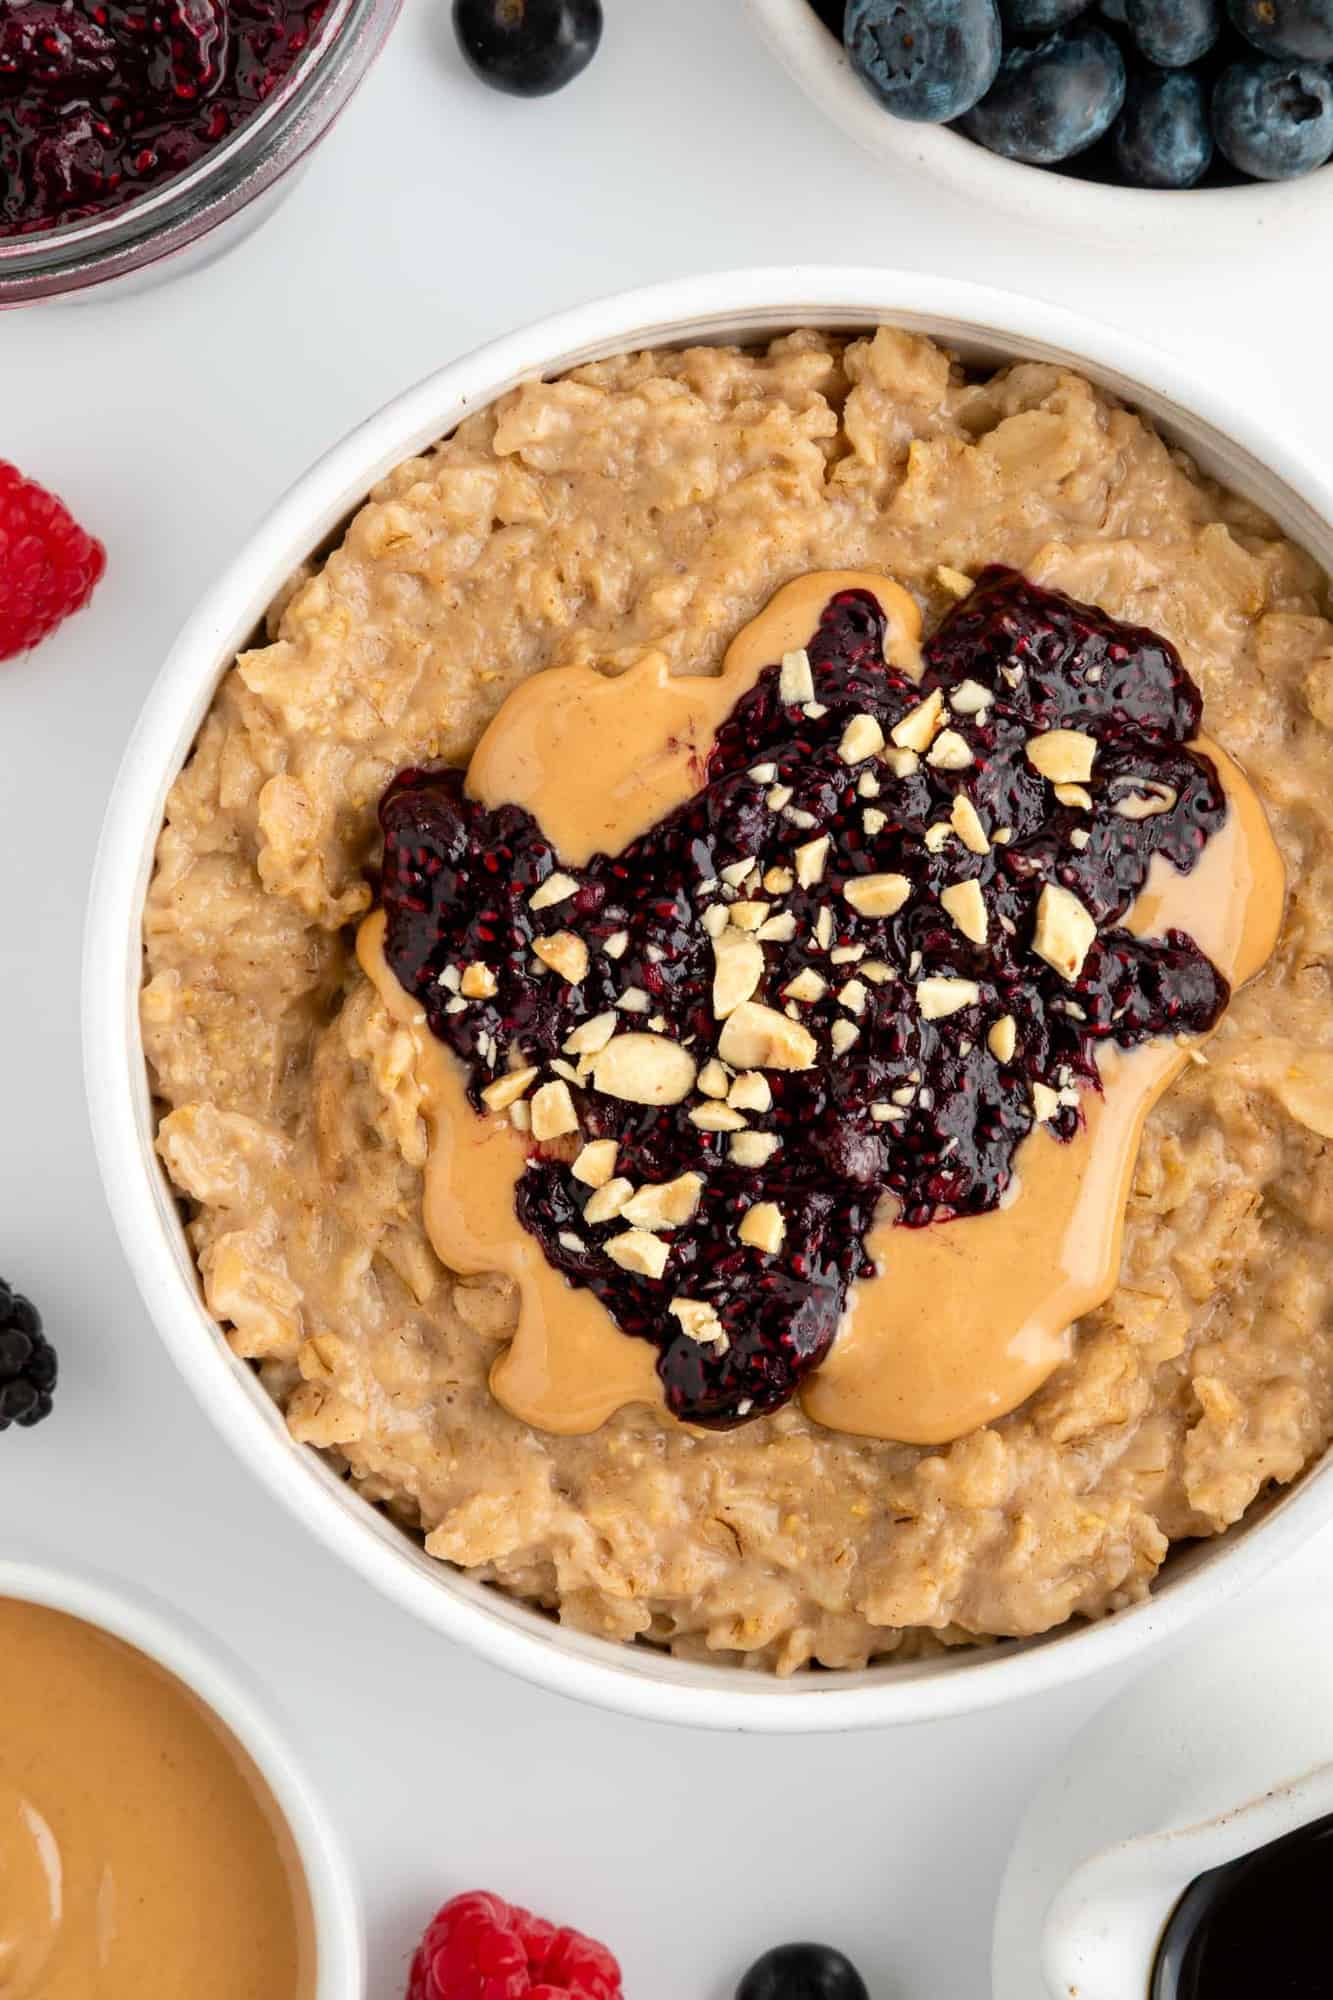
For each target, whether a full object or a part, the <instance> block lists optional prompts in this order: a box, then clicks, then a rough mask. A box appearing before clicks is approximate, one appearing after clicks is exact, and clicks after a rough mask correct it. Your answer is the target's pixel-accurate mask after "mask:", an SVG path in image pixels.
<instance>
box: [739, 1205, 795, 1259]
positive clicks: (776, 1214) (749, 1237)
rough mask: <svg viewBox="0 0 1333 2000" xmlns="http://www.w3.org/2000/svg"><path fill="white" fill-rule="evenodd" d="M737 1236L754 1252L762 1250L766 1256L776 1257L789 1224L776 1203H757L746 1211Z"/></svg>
mask: <svg viewBox="0 0 1333 2000" xmlns="http://www.w3.org/2000/svg"><path fill="white" fill-rule="evenodd" d="M736 1234H737V1235H738V1236H739V1237H740V1239H741V1242H742V1243H747V1244H748V1245H749V1246H750V1248H751V1249H752V1250H762V1251H763V1252H764V1254H765V1255H766V1256H768V1257H776V1256H777V1254H778V1251H779V1250H780V1249H781V1248H782V1243H783V1238H784V1237H785V1236H786V1234H787V1224H786V1221H785V1219H784V1217H783V1213H782V1210H781V1209H780V1208H779V1207H778V1205H777V1203H776V1202H775V1201H757V1202H756V1203H755V1205H754V1207H753V1208H748V1209H747V1210H746V1211H745V1214H744V1215H743V1216H742V1218H741V1226H740V1228H739V1229H738V1230H737V1232H736Z"/></svg>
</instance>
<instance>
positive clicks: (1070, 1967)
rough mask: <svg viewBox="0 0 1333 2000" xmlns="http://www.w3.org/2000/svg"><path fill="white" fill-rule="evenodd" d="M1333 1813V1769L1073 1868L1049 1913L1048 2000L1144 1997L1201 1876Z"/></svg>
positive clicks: (1045, 1937)
mask: <svg viewBox="0 0 1333 2000" xmlns="http://www.w3.org/2000/svg"><path fill="white" fill-rule="evenodd" d="M1329 1813H1333V1764H1323V1765H1321V1766H1320V1767H1319V1769H1318V1770H1315V1771H1311V1772H1310V1773H1309V1775H1308V1776H1307V1777H1304V1778H1299V1779H1297V1780H1296V1781H1295V1782H1294V1783H1293V1784H1284V1785H1278V1786H1275V1787H1274V1788H1273V1789H1272V1790H1271V1791H1269V1792H1266V1793H1264V1794H1263V1795H1262V1796H1261V1797H1259V1798H1256V1799H1251V1800H1250V1802H1249V1803H1248V1804H1247V1805H1240V1806H1237V1807H1236V1808H1234V1809H1233V1810H1232V1811H1230V1812H1224V1813H1220V1814H1218V1815H1217V1816H1216V1817H1215V1818H1213V1819H1207V1820H1203V1821H1201V1822H1200V1823H1199V1824H1197V1825H1195V1826H1185V1827H1180V1828H1177V1829H1173V1830H1171V1831H1168V1832H1166V1833H1150V1834H1141V1835H1140V1836H1139V1838H1138V1839H1137V1840H1124V1841H1120V1842H1118V1843H1117V1844H1116V1845H1115V1846H1114V1847H1108V1848H1105V1849H1104V1850H1103V1851H1102V1853H1100V1854H1094V1855H1093V1857H1092V1859H1091V1860H1090V1861H1085V1862H1084V1863H1083V1865H1082V1867H1080V1868H1076V1869H1075V1870H1074V1873H1073V1874H1072V1875H1071V1876H1070V1878H1069V1880H1068V1881H1067V1882H1066V1883H1065V1885H1064V1887H1063V1889H1061V1890H1060V1891H1059V1893H1058V1894H1057V1896H1056V1898H1055V1901H1054V1902H1053V1903H1052V1904H1051V1907H1050V1909H1049V1911H1048V1912H1047V1916H1046V1922H1045V1924H1044V1926H1043V1928H1042V1941H1041V1966H1042V1972H1043V1974H1044V1976H1045V1979H1046V1986H1047V1989H1048V1991H1049V1993H1050V1995H1051V2000H1070V1996H1073V1995H1077V1996H1078V2000H1146V1996H1147V1994H1148V1992H1149V1983H1150V1981H1151V1978H1152V1971H1153V1965H1154V1962H1155V1960H1156V1957H1157V1948H1158V1945H1159V1944H1160V1942H1161V1938H1162V1933H1163V1931H1164V1930H1165V1928H1166V1924H1167V1919H1168V1918H1169V1917H1170V1915H1171V1912H1172V1910H1173V1909H1174V1908H1175V1906H1176V1904H1177V1902H1178V1901H1179V1900H1180V1897H1181V1895H1182V1893H1183V1891H1184V1890H1185V1889H1186V1888H1188V1886H1189V1884H1190V1883H1191V1882H1192V1881H1193V1880H1194V1878H1195V1876H1196V1875H1202V1874H1204V1873H1205V1872H1206V1870H1208V1869H1210V1868H1220V1867H1221V1866H1222V1865H1223V1864H1224V1863H1225V1862H1228V1861H1235V1860H1237V1859H1239V1857H1240V1856H1241V1855H1242V1854H1251V1853H1253V1851H1254V1850H1255V1848H1257V1847H1266V1846H1267V1845H1268V1843H1269V1842H1270V1841H1273V1840H1280V1839H1281V1837H1282V1835H1283V1834H1286V1833H1294V1832H1295V1831H1296V1829H1297V1828H1298V1827H1302V1826H1308V1825H1309V1824H1310V1823H1311V1821H1312V1820H1317V1819H1323V1818H1324V1817H1325V1816H1326V1815H1327V1814H1329Z"/></svg>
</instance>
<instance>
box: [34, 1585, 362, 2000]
mask: <svg viewBox="0 0 1333 2000" xmlns="http://www.w3.org/2000/svg"><path fill="white" fill-rule="evenodd" d="M0 1598H16V1599H18V1600H20V1601H22V1602H23V1603H25V1604H38V1605H44V1606H46V1607H47V1608H48V1609H50V1610H52V1611H63V1612H65V1613H66V1614H67V1615H68V1616H69V1617H71V1618H79V1619H82V1620H83V1622H84V1623H85V1624H87V1625H93V1626H96V1627H97V1629H98V1630H99V1631H102V1632H108V1633H110V1634H111V1635H112V1636H113V1637H114V1638H117V1639H122V1640H124V1641H125V1643H126V1644H127V1645H130V1646H133V1647H134V1648H135V1649H136V1650H137V1651H138V1652H140V1653H142V1654H144V1655H145V1657H146V1658H147V1659H150V1660H152V1661H154V1662H155V1663H156V1664H157V1665H158V1666H160V1667H164V1668H165V1669H166V1671H167V1672H168V1673H170V1674H173V1675H174V1676H175V1678H176V1679H177V1680H178V1681H180V1682H181V1683H182V1685H183V1686H185V1687H187V1688H189V1689H190V1691H191V1693H193V1694H195V1695H197V1696H198V1698H199V1700H200V1701H202V1702H203V1704H204V1706H205V1707H206V1708H207V1709H208V1710H210V1712H211V1713H212V1714H213V1715H214V1716H216V1717H217V1719H218V1721H219V1722H221V1723H222V1724H223V1725H224V1727H225V1728H226V1729H228V1730H229V1731H230V1733H231V1734H232V1735H233V1736H234V1737H235V1738H236V1741H237V1742H238V1743H239V1744H240V1746H241V1748H242V1749H243V1750H244V1751H245V1752H246V1754H247V1756H249V1757H250V1758H251V1760H252V1761H253V1763H254V1766H255V1768H256V1770H257V1771H258V1772H259V1774H260V1776H261V1777H262V1778H263V1780H264V1783H265V1784H266V1785H267V1786H268V1789H269V1791H270V1793H271V1794H272V1796H273V1801H274V1804H275V1805H276V1806H277V1808H278V1811H279V1813H280V1814H281V1816H282V1819H283V1822H284V1824H285V1825H286V1827H287V1830H288V1832H289V1833H290V1835H291V1838H292V1843H293V1845H294V1847H295V1849H296V1854H297V1858H298V1860H299V1862H300V1864H301V1868H302V1872H303V1874H304V1876H305V1881H306V1886H307V1889H308V1891H309V1895H310V1908H311V1917H312V1921H313V1924H314V1933H315V1954H316V1984H315V1996H316V2000H364V1996H365V1990H366V1941H365V1924H364V1920H363V1916H362V1909H361V1896H360V1891H359V1889H358V1887H357V1884H356V1879H355V1877H354V1876H353V1873H352V1870H351V1866H350V1864H349V1862H348V1859H347V1855H346V1853H345V1851H344V1849H343V1845H342V1841H341V1839H340V1838H339V1836H338V1834H337V1833H336V1831H335V1829H334V1823H333V1820H332V1818H331V1816H330V1814H329V1811H328V1808H327V1807H326V1806H325V1805H324V1803H323V1801H322V1799H321V1798H320V1796H319V1793H318V1792H317V1791H316V1790H315V1788H314V1787H313V1786H312V1784H311V1782H310V1780H309V1778H308V1777H307V1776H306V1774H305V1772H304V1770H303V1769H302V1767H301V1765H300V1764H299V1763H298V1762H297V1760H296V1758H295V1757H294V1756H293V1754H292V1751H291V1748H290V1746H289V1745H288V1744H287V1742H286V1741H285V1740H284V1738H283V1737H282V1735H281V1734H280V1733H279V1730H278V1729H277V1728H276V1727H275V1725H274V1723H273V1721H272V1720H271V1718H270V1716H269V1713H268V1711H267V1708H266V1706H265V1704H264V1701H263V1699H262V1698H261V1696H260V1694H259V1692H258V1690H257V1689H256V1688H255V1687H254V1686H252V1685H250V1684H249V1676H248V1670H246V1669H244V1668H242V1667H240V1666H239V1665H238V1663H237V1662H236V1661H235V1660H234V1659H232V1658H229V1657H228V1653H227V1649H226V1648H225V1647H223V1646H222V1645H221V1644H220V1642H219V1641H218V1640H217V1639H216V1638H215V1637H214V1636H213V1635H212V1634H211V1633H205V1632H203V1631H201V1630H192V1629H190V1627H189V1626H188V1624H187V1623H185V1622H183V1621H182V1619H181V1617H180V1614H179V1613H178V1612H176V1611H175V1610H174V1609H173V1608H170V1607H168V1606H167V1605H165V1604H159V1603H157V1602H156V1601H154V1600H152V1599H149V1598H147V1597H145V1596H144V1595H143V1594H142V1593H141V1592H139V1591H137V1590H136V1591H135V1592H134V1593H133V1594H129V1593H127V1592H126V1591H125V1590H124V1589H123V1588H122V1586H121V1585H120V1584H119V1583H116V1584H112V1583H110V1582H107V1581H104V1580H103V1579H102V1578H101V1577H100V1576H97V1575H95V1574H94V1573H92V1572H89V1571H74V1570H69V1569H66V1568H64V1567H63V1566H60V1565H53V1564H50V1563H46V1562H39V1561H35V1560H33V1559H31V1558H13V1559H11V1558H9V1557H5V1558H3V1559H0Z"/></svg>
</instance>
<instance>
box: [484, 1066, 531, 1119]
mask: <svg viewBox="0 0 1333 2000" xmlns="http://www.w3.org/2000/svg"><path fill="white" fill-rule="evenodd" d="M536 1080H537V1071H536V1069H535V1067H534V1068H531V1069H511V1070H510V1072H509V1074H508V1076H497V1077H496V1079H495V1082H494V1083H488V1084H487V1086H486V1088H485V1089H484V1090H483V1091H482V1093H481V1101H482V1103H483V1104H484V1105H485V1106H486V1107H487V1109H488V1110H490V1111H507V1110H508V1109H509V1107H510V1105H511V1104H516V1103H517V1102H518V1100H519V1098H520V1097H525V1096H526V1095H527V1092H528V1089H529V1086H530V1085H532V1084H533V1083H535V1082H536Z"/></svg>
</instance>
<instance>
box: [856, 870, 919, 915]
mask: <svg viewBox="0 0 1333 2000" xmlns="http://www.w3.org/2000/svg"><path fill="white" fill-rule="evenodd" d="M842 893H843V896H844V898H845V900H846V901H847V902H849V903H850V904H851V906H852V908H853V909H854V910H856V911H858V912H859V914H860V915H861V916H863V917H891V916H893V914H894V912H895V911H897V910H901V908H902V906H903V904H904V903H905V902H906V901H907V898H908V897H909V896H910V895H911V893H912V885H911V883H910V882H909V881H908V879H907V877H906V876H905V875H854V876H853V877H852V879H851V881H850V882H844V883H843V885H842Z"/></svg>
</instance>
